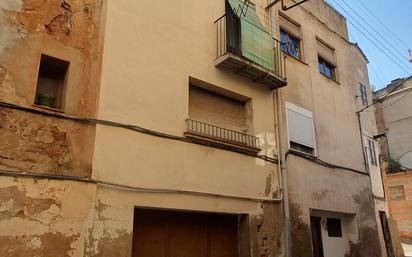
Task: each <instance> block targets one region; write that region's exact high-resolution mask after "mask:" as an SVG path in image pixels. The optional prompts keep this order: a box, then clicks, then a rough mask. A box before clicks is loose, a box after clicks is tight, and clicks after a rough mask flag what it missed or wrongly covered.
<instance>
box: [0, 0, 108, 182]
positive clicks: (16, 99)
mask: <svg viewBox="0 0 412 257" xmlns="http://www.w3.org/2000/svg"><path fill="white" fill-rule="evenodd" d="M100 14H101V1H100V0H83V1H74V0H4V1H1V3H0V34H1V35H2V36H1V39H0V102H7V103H12V104H16V105H20V106H25V107H28V108H32V109H36V110H39V111H45V110H43V109H40V108H39V107H37V106H34V105H33V103H34V98H35V92H36V84H37V73H38V69H39V62H40V56H41V54H48V55H51V56H53V57H56V58H61V59H63V60H66V61H69V62H70V69H69V70H70V72H69V74H68V76H69V77H68V81H69V82H68V85H67V89H66V90H65V91H66V104H65V108H64V112H65V113H66V114H69V115H77V116H80V117H94V115H95V112H96V99H97V92H98V74H99V72H98V71H99V65H100V64H99V60H100V58H99V36H100V32H99V30H100V28H99V25H100V19H101V17H100ZM49 112H50V111H49ZM51 112H53V111H51ZM93 139H94V128H92V127H88V126H85V125H82V124H80V123H78V122H73V121H68V120H62V119H58V118H47V117H46V116H43V115H38V114H30V113H28V112H24V111H17V110H11V109H9V108H6V107H0V168H1V169H7V170H17V171H29V172H37V173H55V174H64V175H74V176H81V177H90V174H91V162H92V151H93V144H94V141H93Z"/></svg>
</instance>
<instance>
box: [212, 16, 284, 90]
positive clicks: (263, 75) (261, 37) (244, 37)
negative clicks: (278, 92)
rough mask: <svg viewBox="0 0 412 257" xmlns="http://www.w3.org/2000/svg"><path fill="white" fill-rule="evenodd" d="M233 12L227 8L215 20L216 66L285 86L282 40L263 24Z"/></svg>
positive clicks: (276, 85) (275, 86) (266, 84)
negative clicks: (260, 24) (239, 16)
mask: <svg viewBox="0 0 412 257" xmlns="http://www.w3.org/2000/svg"><path fill="white" fill-rule="evenodd" d="M234 16H235V15H233V13H230V12H229V13H227V14H225V15H223V16H222V17H220V18H219V19H218V20H216V21H215V25H216V33H217V58H216V60H215V62H214V64H215V66H216V67H217V68H219V69H223V70H227V71H231V72H234V73H236V74H239V75H241V76H243V77H245V78H248V79H250V80H252V81H254V82H256V83H260V84H263V85H265V86H266V87H268V88H270V89H271V90H274V89H277V88H281V87H284V86H286V84H287V80H286V65H285V58H284V54H283V52H282V50H281V47H280V46H281V43H280V42H279V41H278V40H276V39H274V38H273V37H272V36H271V35H270V34H269V33H268V32H266V31H265V30H264V29H263V28H262V27H258V26H256V25H255V24H253V23H252V22H249V21H248V20H246V19H240V18H238V17H234Z"/></svg>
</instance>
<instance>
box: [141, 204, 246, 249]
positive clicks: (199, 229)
mask: <svg viewBox="0 0 412 257" xmlns="http://www.w3.org/2000/svg"><path fill="white" fill-rule="evenodd" d="M237 227H238V217H237V216H231V215H214V214H204V213H189V212H173V211H160V210H144V209H136V210H135V216H134V229H133V257H237V256H238V246H237V230H238V229H237Z"/></svg>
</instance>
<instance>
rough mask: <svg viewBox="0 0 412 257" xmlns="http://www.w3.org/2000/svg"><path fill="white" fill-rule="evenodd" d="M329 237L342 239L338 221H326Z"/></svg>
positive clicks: (340, 226)
mask: <svg viewBox="0 0 412 257" xmlns="http://www.w3.org/2000/svg"><path fill="white" fill-rule="evenodd" d="M327 228H328V236H329V237H342V225H341V223H340V219H329V218H328V219H327Z"/></svg>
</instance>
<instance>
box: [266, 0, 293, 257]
mask: <svg viewBox="0 0 412 257" xmlns="http://www.w3.org/2000/svg"><path fill="white" fill-rule="evenodd" d="M269 2H270V0H269ZM274 2H278V1H274ZM269 4H270V3H269ZM282 6H283V0H282ZM267 10H268V12H269V26H270V33H271V35H272V36H273V35H274V31H273V16H272V15H273V14H272V8H267ZM273 101H274V102H275V103H276V104H275V108H276V110H275V126H276V128H275V129H276V140H277V151H278V152H277V155H278V160H279V162H278V167H279V169H280V170H279V171H280V172H279V174H280V177H281V183H282V196H283V213H284V219H285V222H284V227H283V229H284V231H283V237H284V242H285V257H290V256H291V225H290V224H291V223H290V211H289V193H288V192H289V191H288V176H287V169H286V151H285V150H284V149H283V145H284V144H283V135H284V133H283V126H281V124H280V121H281V120H282V101H281V92H280V89H276V90H275V91H274V92H273Z"/></svg>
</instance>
